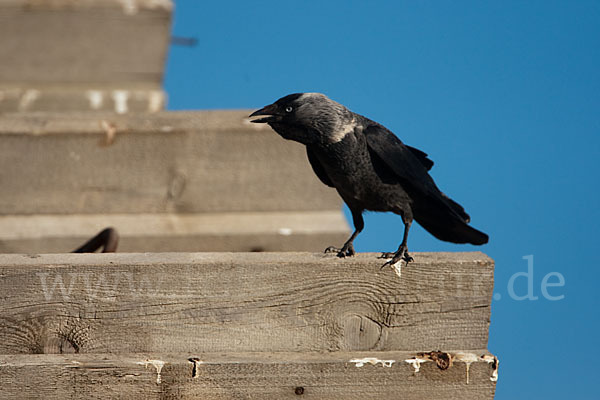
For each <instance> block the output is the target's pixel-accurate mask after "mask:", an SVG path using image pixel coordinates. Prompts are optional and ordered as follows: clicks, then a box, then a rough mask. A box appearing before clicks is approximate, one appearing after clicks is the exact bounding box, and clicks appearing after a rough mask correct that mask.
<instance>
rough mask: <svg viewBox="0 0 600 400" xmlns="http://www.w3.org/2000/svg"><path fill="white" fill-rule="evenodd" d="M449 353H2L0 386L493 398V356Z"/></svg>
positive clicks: (5, 390)
mask: <svg viewBox="0 0 600 400" xmlns="http://www.w3.org/2000/svg"><path fill="white" fill-rule="evenodd" d="M448 356H449V357H450V358H451V359H452V363H451V365H450V366H448V367H446V368H445V369H442V368H444V367H445V365H442V366H441V367H440V366H438V364H437V363H436V362H432V361H431V360H428V359H427V358H422V357H425V356H424V355H423V354H417V353H414V352H367V353H355V352H336V353H296V352H288V353H223V354H220V353H204V354H179V353H178V354H172V353H171V354H144V355H141V354H86V355H83V354H75V355H8V356H7V355H0V387H1V388H2V398H3V399H17V398H18V399H21V398H44V399H50V400H51V399H63V398H116V397H118V398H123V399H139V398H145V399H154V398H156V399H159V398H160V399H175V398H177V399H196V398H202V399H238V398H244V399H292V398H294V399H295V398H299V396H303V397H306V398H321V399H324V398H328V399H361V400H362V399H375V398H381V399H391V398H394V399H398V398H402V399H432V398H435V399H448V400H454V399H461V400H471V399H473V400H482V399H492V398H493V396H494V391H495V386H496V385H495V381H496V379H497V373H498V369H497V367H498V364H497V362H496V361H495V358H494V357H493V356H491V355H489V354H488V353H487V352H486V351H485V350H478V351H469V352H451V353H449V354H448ZM419 360H421V361H419ZM300 398H302V397H300Z"/></svg>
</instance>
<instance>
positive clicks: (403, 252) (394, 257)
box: [379, 247, 414, 269]
mask: <svg viewBox="0 0 600 400" xmlns="http://www.w3.org/2000/svg"><path fill="white" fill-rule="evenodd" d="M379 258H391V260H389V261H387V262H386V263H385V264H383V265H382V266H381V269H383V268H385V267H387V266H388V265H389V266H390V267H392V268H393V267H394V265H396V263H398V262H400V261H404V262H405V263H406V264H408V263H409V262H411V261H414V258H412V257H411V256H410V255H409V254H408V249H407V248H406V247H401V248H400V249H398V251H397V252H395V253H382V254H381V256H380V257H379Z"/></svg>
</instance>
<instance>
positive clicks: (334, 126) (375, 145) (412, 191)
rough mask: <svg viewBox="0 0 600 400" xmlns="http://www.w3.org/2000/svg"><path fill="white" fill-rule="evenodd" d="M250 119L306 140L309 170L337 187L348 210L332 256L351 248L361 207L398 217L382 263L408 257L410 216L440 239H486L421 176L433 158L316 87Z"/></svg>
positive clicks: (473, 241) (428, 178)
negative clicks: (396, 239) (347, 226)
mask: <svg viewBox="0 0 600 400" xmlns="http://www.w3.org/2000/svg"><path fill="white" fill-rule="evenodd" d="M255 116H262V118H258V119H253V120H251V122H255V123H267V124H269V125H270V126H271V128H273V129H274V130H275V132H277V133H278V134H279V135H280V136H282V137H283V138H285V139H289V140H294V141H296V142H300V143H302V144H304V145H306V153H307V155H308V161H309V162H310V164H311V166H312V168H313V170H314V172H315V174H317V176H318V177H319V179H320V180H321V181H322V182H323V183H324V184H325V185H327V186H331V187H333V188H335V189H336V190H337V192H338V193H339V195H340V196H341V197H342V199H343V200H344V202H345V203H346V204H347V205H348V207H349V208H350V211H351V212H352V219H353V222H354V229H355V230H354V232H353V233H352V235H351V236H350V238H349V239H348V241H346V243H345V244H344V245H343V246H342V248H341V249H337V248H334V247H329V248H327V249H326V250H325V251H326V252H327V251H335V252H337V255H338V256H339V257H346V256H352V255H354V246H353V244H352V242H353V241H354V239H355V238H356V236H357V235H358V234H359V233H360V232H361V231H362V230H363V228H364V221H363V217H362V213H363V211H365V210H369V211H391V212H393V213H395V214H399V215H400V216H401V217H402V221H403V222H404V236H403V238H402V243H400V246H399V247H398V250H396V252H394V253H383V254H382V257H384V258H391V260H390V261H388V262H387V263H386V264H385V265H387V264H391V265H393V264H395V263H397V262H398V261H400V260H404V261H406V262H410V261H412V257H410V256H409V255H408V248H407V245H406V243H407V238H408V231H409V229H410V225H411V224H412V221H413V219H414V220H416V221H417V222H418V223H419V224H420V225H421V226H423V228H425V229H426V230H427V231H428V232H429V233H431V234H432V235H433V236H435V237H436V238H438V239H440V240H445V241H447V242H453V243H471V244H476V245H481V244H484V243H487V241H488V236H487V235H486V234H485V233H483V232H480V231H478V230H476V229H474V228H472V227H470V226H469V225H468V222H469V220H470V218H469V215H468V214H467V213H466V212H465V210H464V209H463V208H462V207H461V206H460V205H459V204H458V203H456V202H455V201H453V200H451V199H450V198H449V197H448V196H446V195H445V194H444V193H442V192H441V191H440V190H439V189H438V187H437V186H436V184H435V182H434V181H433V179H432V178H431V176H429V173H428V172H427V171H429V170H430V169H431V167H432V166H433V161H431V160H430V159H429V158H428V157H427V154H426V153H424V152H422V151H421V150H418V149H416V148H414V147H410V146H407V145H405V144H404V143H402V141H401V140H400V139H398V138H397V137H396V136H395V135H394V134H393V133H392V132H391V131H389V130H388V129H386V128H385V127H384V126H382V125H380V124H378V123H377V122H374V121H371V120H370V119H368V118H365V117H363V116H362V115H359V114H356V113H354V112H352V111H350V110H348V109H347V108H346V107H344V106H343V105H341V104H339V103H337V102H335V101H333V100H331V99H329V98H328V97H327V96H325V95H323V94H321V93H295V94H290V95H288V96H285V97H282V98H281V99H279V100H277V101H276V102H275V103H273V104H271V105H268V106H266V107H264V108H262V109H260V110H258V111H256V112H254V113H252V114H251V115H250V117H255Z"/></svg>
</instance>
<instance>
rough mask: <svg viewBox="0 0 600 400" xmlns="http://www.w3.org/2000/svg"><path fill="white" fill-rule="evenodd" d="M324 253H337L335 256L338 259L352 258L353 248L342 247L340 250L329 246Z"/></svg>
mask: <svg viewBox="0 0 600 400" xmlns="http://www.w3.org/2000/svg"><path fill="white" fill-rule="evenodd" d="M325 253H337V256H338V257H340V258H344V257H352V256H353V255H354V254H355V251H354V246H352V245H350V246H348V247H346V246H344V247H342V248H341V249H339V248H337V247H334V246H329V247H328V248H326V249H325Z"/></svg>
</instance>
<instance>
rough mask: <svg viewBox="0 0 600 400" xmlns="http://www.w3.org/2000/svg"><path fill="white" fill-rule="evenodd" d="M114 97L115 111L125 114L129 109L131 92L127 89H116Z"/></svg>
mask: <svg viewBox="0 0 600 400" xmlns="http://www.w3.org/2000/svg"><path fill="white" fill-rule="evenodd" d="M112 98H113V100H114V102H115V112H116V113H117V114H125V113H126V112H127V111H128V108H127V101H128V100H129V92H128V91H127V90H114V91H113V93H112Z"/></svg>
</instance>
